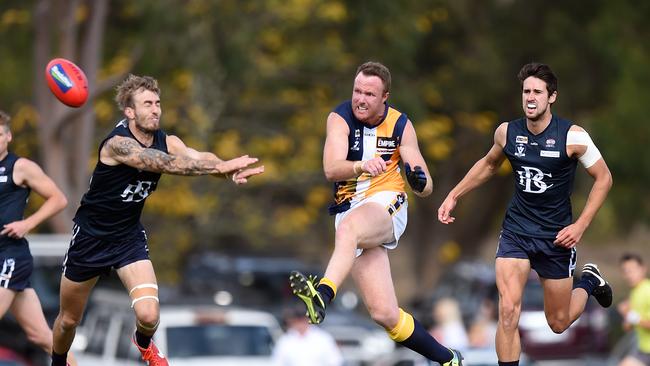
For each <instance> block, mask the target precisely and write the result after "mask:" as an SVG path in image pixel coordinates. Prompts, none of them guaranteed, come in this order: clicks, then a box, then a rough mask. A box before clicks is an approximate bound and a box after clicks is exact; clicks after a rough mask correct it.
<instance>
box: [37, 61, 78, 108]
mask: <svg viewBox="0 0 650 366" xmlns="http://www.w3.org/2000/svg"><path fill="white" fill-rule="evenodd" d="M45 80H47V86H48V87H49V88H50V91H52V94H54V96H55V97H56V98H57V99H58V100H60V101H61V102H62V103H63V104H65V105H67V106H70V107H81V106H82V105H83V104H84V103H85V102H86V100H87V99H88V80H87V79H86V75H85V74H84V72H83V71H82V70H81V69H80V68H79V67H78V66H77V65H75V64H74V63H72V62H70V61H68V60H66V59H64V58H55V59H54V60H52V61H50V62H49V63H48V64H47V66H46V67H45Z"/></svg>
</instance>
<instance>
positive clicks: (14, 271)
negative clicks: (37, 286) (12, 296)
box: [0, 247, 34, 291]
mask: <svg viewBox="0 0 650 366" xmlns="http://www.w3.org/2000/svg"><path fill="white" fill-rule="evenodd" d="M33 270H34V258H32V255H31V254H30V253H29V248H28V247H26V248H25V250H20V251H15V250H13V251H7V250H0V287H3V288H7V289H10V290H14V291H23V290H24V289H26V288H30V287H32V285H31V283H30V282H29V278H30V277H31V276H32V271H33Z"/></svg>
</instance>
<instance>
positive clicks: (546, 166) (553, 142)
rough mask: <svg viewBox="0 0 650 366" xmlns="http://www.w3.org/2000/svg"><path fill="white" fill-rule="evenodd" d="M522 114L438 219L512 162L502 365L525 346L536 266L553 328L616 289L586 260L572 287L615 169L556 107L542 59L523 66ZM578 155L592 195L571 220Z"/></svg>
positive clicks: (501, 253) (502, 251) (502, 285)
mask: <svg viewBox="0 0 650 366" xmlns="http://www.w3.org/2000/svg"><path fill="white" fill-rule="evenodd" d="M518 77H519V81H520V82H521V85H522V94H521V99H522V107H523V111H524V114H525V116H524V117H523V118H520V119H517V120H514V121H511V122H504V123H502V124H501V125H500V126H499V127H497V129H496V132H495V133H494V145H493V146H492V148H491V149H490V151H488V153H487V155H485V156H484V157H483V158H482V159H480V160H479V161H477V162H476V163H475V164H474V166H473V167H472V168H471V169H470V170H469V172H467V174H466V175H465V177H464V178H463V179H462V180H461V181H460V182H459V183H458V184H457V185H456V186H455V187H454V188H453V189H452V190H451V191H450V192H449V194H448V195H447V197H446V198H445V200H444V202H443V203H442V205H441V206H440V208H439V209H438V220H439V221H440V222H442V223H443V224H451V223H453V222H454V220H455V218H454V217H453V216H451V212H452V211H453V209H454V207H455V206H456V204H457V202H458V199H459V198H460V197H462V196H463V195H465V194H467V193H468V192H470V191H471V190H473V189H475V188H477V187H478V186H480V185H481V184H483V183H485V182H486V181H487V180H488V179H489V178H490V177H492V176H493V175H494V174H495V173H496V171H497V170H498V168H499V167H500V166H501V163H502V162H503V161H504V159H506V158H507V159H508V160H509V161H510V164H511V166H512V172H513V178H514V186H515V193H514V195H513V197H512V200H511V202H510V205H509V206H508V209H507V211H506V214H505V218H504V220H503V225H502V230H501V234H500V235H499V243H498V248H497V254H496V257H497V258H496V281H497V287H498V289H499V322H498V327H497V334H496V352H497V356H498V359H499V365H502V366H503V365H507V366H512V365H518V364H519V356H520V353H521V346H520V339H519V332H518V321H519V315H520V312H521V300H522V296H523V290H524V285H525V284H526V281H527V279H528V275H529V273H530V270H531V268H532V269H534V270H535V271H536V272H537V274H538V275H539V277H540V281H541V283H542V286H543V288H544V312H545V314H546V319H547V322H548V324H549V326H550V327H551V329H552V330H553V331H554V332H555V333H562V332H563V331H564V330H566V329H567V328H568V327H569V326H570V325H571V324H572V323H573V322H574V321H575V320H576V319H578V317H579V316H580V314H581V313H582V312H583V311H584V308H585V305H586V303H587V300H588V298H589V296H590V295H593V296H594V297H595V298H596V300H597V301H598V302H599V304H600V305H601V306H603V307H609V306H610V305H611V303H612V289H611V287H610V286H609V284H608V283H607V281H605V279H604V278H603V276H602V275H601V273H600V271H599V270H598V267H597V266H596V265H595V264H592V263H588V264H585V265H584V267H583V269H582V277H581V279H580V281H579V282H578V283H577V284H576V287H575V288H574V287H573V271H574V269H575V266H576V245H577V244H578V243H579V242H580V239H581V238H582V235H583V233H584V232H585V230H586V229H587V227H588V226H589V224H590V223H591V221H592V220H593V218H594V216H595V215H596V213H597V211H598V209H599V208H600V207H601V206H602V204H603V202H604V201H605V198H606V197H607V193H608V192H609V189H610V188H611V186H612V176H611V174H610V172H609V168H608V167H607V164H606V163H605V160H604V159H603V157H602V155H601V154H600V152H599V150H598V148H597V147H596V146H595V145H594V143H593V141H592V140H591V138H590V137H589V134H588V133H587V132H586V131H585V130H584V129H583V128H582V127H580V126H578V125H575V124H573V123H572V122H571V121H568V120H565V119H562V118H560V117H557V116H555V115H553V114H552V113H551V106H552V105H553V103H555V101H556V100H557V96H558V93H557V77H556V76H555V74H554V73H553V71H552V70H551V69H550V67H548V66H547V65H545V64H541V63H530V64H527V65H524V66H523V67H522V69H521V70H520V72H519V75H518ZM578 162H580V163H581V165H582V166H583V167H584V168H585V169H586V171H587V173H588V174H589V175H590V176H591V177H592V178H593V180H594V183H593V186H592V188H591V192H590V193H589V198H588V199H587V203H586V204H585V207H584V208H583V210H582V212H581V214H580V215H579V216H578V218H577V219H576V220H575V221H574V220H573V217H572V209H571V193H572V190H573V179H574V176H575V170H576V166H577V164H578Z"/></svg>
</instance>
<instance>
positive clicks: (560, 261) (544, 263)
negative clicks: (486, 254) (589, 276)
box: [496, 229, 577, 279]
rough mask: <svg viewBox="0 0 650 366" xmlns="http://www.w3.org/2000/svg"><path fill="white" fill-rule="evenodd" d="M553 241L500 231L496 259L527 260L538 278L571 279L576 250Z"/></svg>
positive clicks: (574, 265) (504, 230)
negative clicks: (557, 244)
mask: <svg viewBox="0 0 650 366" xmlns="http://www.w3.org/2000/svg"><path fill="white" fill-rule="evenodd" d="M554 240H555V239H548V238H533V237H530V236H524V235H519V234H516V233H513V232H512V231H509V230H506V229H502V230H501V234H500V235H499V244H498V247H497V255H496V256H497V258H521V259H528V260H529V261H530V266H531V268H533V269H534V270H535V272H537V274H538V275H539V277H541V278H548V279H562V278H568V277H573V272H574V271H575V268H576V260H577V253H576V249H575V247H574V248H571V249H567V248H563V247H559V246H556V245H555V244H553V241H554Z"/></svg>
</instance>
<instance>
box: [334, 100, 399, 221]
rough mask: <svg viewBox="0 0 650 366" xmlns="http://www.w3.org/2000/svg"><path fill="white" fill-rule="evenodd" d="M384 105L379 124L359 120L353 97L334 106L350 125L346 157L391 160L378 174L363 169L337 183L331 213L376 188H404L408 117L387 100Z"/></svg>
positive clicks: (352, 159)
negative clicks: (402, 160) (403, 150)
mask: <svg viewBox="0 0 650 366" xmlns="http://www.w3.org/2000/svg"><path fill="white" fill-rule="evenodd" d="M385 106H386V108H385V111H384V117H383V118H382V121H381V122H380V123H379V124H378V125H376V126H370V125H367V124H365V123H363V122H361V121H359V120H358V119H357V118H356V117H355V116H354V113H352V102H351V101H350V100H348V101H345V102H343V103H341V104H340V105H339V106H338V107H336V108H335V109H334V113H336V114H338V115H339V116H341V118H343V119H344V120H345V123H347V124H348V127H349V129H350V134H349V135H348V156H347V160H349V161H359V160H370V159H373V158H376V157H381V158H383V159H384V161H386V162H388V161H390V163H389V164H388V166H387V167H386V171H385V172H384V173H383V174H380V175H378V176H376V177H371V176H370V175H368V174H366V173H363V174H361V175H360V176H358V177H356V178H352V179H348V180H346V181H340V182H336V183H334V203H333V204H332V205H330V207H329V213H330V215H336V214H337V213H341V212H345V211H347V210H348V209H349V208H350V207H351V206H352V205H353V204H355V203H357V202H359V201H361V200H363V199H364V198H367V197H370V196H372V195H373V194H375V193H377V192H382V191H391V192H404V180H403V179H402V175H401V174H400V168H399V163H400V155H399V146H400V144H401V142H402V134H403V133H404V127H405V126H406V122H407V121H408V118H407V117H406V114H404V113H402V112H400V111H398V110H397V109H395V108H393V107H391V106H389V105H388V104H385Z"/></svg>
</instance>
